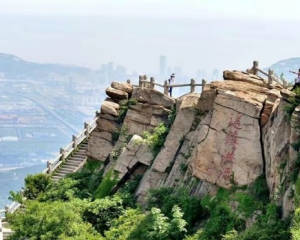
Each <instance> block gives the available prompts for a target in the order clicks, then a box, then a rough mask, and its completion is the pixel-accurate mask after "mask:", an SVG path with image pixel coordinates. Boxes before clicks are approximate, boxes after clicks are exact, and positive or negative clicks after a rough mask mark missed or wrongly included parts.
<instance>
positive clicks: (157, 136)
mask: <svg viewBox="0 0 300 240" xmlns="http://www.w3.org/2000/svg"><path fill="white" fill-rule="evenodd" d="M168 133H169V129H168V128H167V127H166V126H165V124H164V123H160V124H159V125H158V126H157V127H156V128H155V129H154V131H151V132H148V131H145V132H144V133H143V138H144V142H145V143H146V144H147V145H148V146H149V147H150V149H151V150H152V152H153V153H154V155H157V154H158V153H159V151H160V149H161V148H162V146H163V145H164V143H165V139H166V137H167V135H168Z"/></svg>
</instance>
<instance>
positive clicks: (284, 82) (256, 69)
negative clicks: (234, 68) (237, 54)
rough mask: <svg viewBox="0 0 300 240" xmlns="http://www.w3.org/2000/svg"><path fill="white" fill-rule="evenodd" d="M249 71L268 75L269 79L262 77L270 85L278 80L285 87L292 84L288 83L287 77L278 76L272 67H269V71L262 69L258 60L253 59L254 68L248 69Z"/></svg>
mask: <svg viewBox="0 0 300 240" xmlns="http://www.w3.org/2000/svg"><path fill="white" fill-rule="evenodd" d="M247 73H251V74H254V75H258V73H261V74H263V75H265V76H267V79H263V78H262V81H263V82H264V83H266V84H268V85H272V84H273V82H276V83H277V84H279V85H280V86H282V87H283V88H288V87H290V84H289V83H288V81H287V80H286V79H284V78H283V77H280V78H279V77H278V76H276V75H275V74H274V71H273V70H272V69H269V70H268V72H265V71H264V70H262V69H260V68H259V67H258V61H253V66H252V68H250V69H247Z"/></svg>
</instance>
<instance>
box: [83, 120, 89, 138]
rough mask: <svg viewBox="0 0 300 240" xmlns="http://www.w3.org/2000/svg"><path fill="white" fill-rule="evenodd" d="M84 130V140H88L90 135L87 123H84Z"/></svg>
mask: <svg viewBox="0 0 300 240" xmlns="http://www.w3.org/2000/svg"><path fill="white" fill-rule="evenodd" d="M84 129H85V136H86V138H88V137H89V135H90V133H89V124H88V123H87V122H85V123H84Z"/></svg>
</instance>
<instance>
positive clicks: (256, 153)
mask: <svg viewBox="0 0 300 240" xmlns="http://www.w3.org/2000/svg"><path fill="white" fill-rule="evenodd" d="M223 76H224V79H225V81H216V82H211V83H210V84H207V85H206V86H205V88H204V91H203V92H202V93H201V96H200V94H187V95H184V96H182V97H180V98H178V99H176V100H175V99H173V98H170V97H168V96H166V95H164V94H163V93H161V92H158V91H156V90H153V89H149V88H146V87H145V88H135V89H133V90H132V86H131V85H130V86H129V85H126V84H122V83H118V82H113V83H112V85H111V86H112V87H111V88H108V89H107V94H108V96H110V97H111V99H107V100H106V101H105V102H104V103H103V105H102V107H101V114H100V117H99V120H98V121H97V128H96V129H95V131H94V132H93V133H92V134H91V138H90V140H89V145H88V146H89V147H88V149H89V150H88V153H89V154H90V156H91V157H93V158H96V159H99V160H105V159H107V156H108V155H109V154H110V152H111V151H112V150H113V149H114V151H115V150H120V156H119V157H118V158H117V159H115V160H114V161H110V162H109V163H108V165H107V166H106V169H105V171H106V172H107V171H108V170H110V169H114V171H116V172H118V173H119V179H120V180H121V181H122V182H124V181H126V179H128V178H130V177H132V176H133V175H134V173H137V172H138V173H139V174H143V177H142V180H141V182H140V184H139V186H138V188H137V190H136V195H137V196H138V199H139V201H140V202H141V203H143V201H144V199H145V197H146V195H147V191H148V190H149V189H150V188H157V187H174V188H180V187H184V188H186V189H188V191H189V193H190V194H192V195H195V196H199V197H201V196H203V195H205V194H207V193H210V194H214V193H215V192H216V190H217V188H218V187H224V188H230V187H231V186H232V183H233V182H234V183H235V184H237V185H240V186H242V185H250V184H252V183H253V182H254V181H255V179H256V178H257V177H258V176H261V175H262V174H264V176H265V177H266V181H267V184H268V188H269V190H270V198H271V199H273V200H274V201H275V203H276V204H277V205H278V206H283V216H288V214H289V213H290V212H292V211H293V209H294V204H295V203H294V199H293V197H292V195H293V192H294V191H296V190H297V189H296V190H295V186H294V183H293V181H292V178H293V176H295V169H297V165H296V164H297V163H296V159H297V157H298V154H299V153H298V152H299V151H298V149H297V145H295V144H296V143H297V144H298V145H299V142H300V141H299V140H300V131H299V128H298V126H299V125H300V106H299V107H297V108H296V109H295V110H294V112H293V114H292V116H291V123H290V122H289V121H287V120H286V118H285V114H286V111H285V110H284V109H285V106H286V105H287V104H289V101H290V97H294V96H295V94H294V93H292V92H290V91H289V90H287V89H283V88H282V87H281V86H279V85H278V84H276V83H275V84H272V85H268V84H267V81H266V80H263V79H262V78H261V77H259V76H255V75H252V74H248V73H245V72H238V71H225V72H224V74H223ZM128 96H129V97H130V96H131V97H132V98H135V99H137V100H138V103H137V104H136V105H130V106H129V109H128V111H127V114H126V117H125V119H124V122H123V127H124V126H126V131H127V134H129V135H133V137H132V139H131V140H130V141H129V142H128V143H126V137H124V136H120V137H119V140H118V141H117V143H116V144H114V142H113V141H112V135H113V133H114V132H115V131H116V130H118V129H120V128H121V126H120V125H119V123H117V121H116V119H117V116H118V114H119V108H120V106H119V104H118V102H119V101H120V100H121V99H127V97H128ZM173 106H176V118H175V121H174V123H173V125H172V126H171V129H170V131H169V133H168V135H167V137H166V139H165V142H164V146H163V147H162V149H161V150H160V152H159V153H158V154H157V156H156V157H155V158H154V155H153V153H152V152H150V151H149V149H148V148H147V146H146V145H145V144H142V145H139V144H134V142H136V141H138V140H139V139H141V137H140V136H141V135H142V134H143V132H144V131H149V130H151V129H153V128H155V127H156V126H158V125H159V124H160V123H162V122H167V119H168V115H169V114H170V112H171V110H170V109H171V108H172V107H173ZM126 144H127V145H126ZM295 146H296V148H295ZM295 149H296V150H295ZM153 158H154V159H153Z"/></svg>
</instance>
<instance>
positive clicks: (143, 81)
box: [127, 75, 206, 95]
mask: <svg viewBox="0 0 300 240" xmlns="http://www.w3.org/2000/svg"><path fill="white" fill-rule="evenodd" d="M127 83H130V80H127ZM205 85H206V80H205V79H202V83H200V84H199V83H198V84H197V83H196V81H195V79H191V83H188V84H169V83H168V80H165V81H164V84H160V83H156V82H155V78H154V77H150V80H147V76H146V75H143V76H139V85H133V86H134V87H139V88H150V89H154V88H155V86H159V87H162V88H164V94H166V95H168V92H169V88H170V87H191V90H190V93H193V92H195V89H196V86H200V87H202V91H201V92H203V89H204V87H205Z"/></svg>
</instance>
